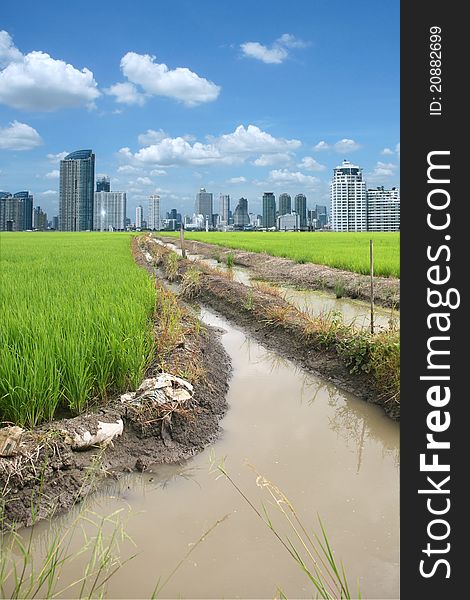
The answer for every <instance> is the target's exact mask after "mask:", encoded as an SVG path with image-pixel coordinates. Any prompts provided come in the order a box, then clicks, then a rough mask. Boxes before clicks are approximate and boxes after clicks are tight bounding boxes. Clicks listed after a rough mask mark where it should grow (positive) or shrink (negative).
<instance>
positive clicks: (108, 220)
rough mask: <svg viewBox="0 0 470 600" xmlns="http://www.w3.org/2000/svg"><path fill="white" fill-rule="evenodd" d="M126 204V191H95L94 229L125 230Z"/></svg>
mask: <svg viewBox="0 0 470 600" xmlns="http://www.w3.org/2000/svg"><path fill="white" fill-rule="evenodd" d="M126 204H127V197H126V192H95V199H94V210H93V229H94V230H95V231H125V229H126Z"/></svg>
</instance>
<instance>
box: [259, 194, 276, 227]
mask: <svg viewBox="0 0 470 600" xmlns="http://www.w3.org/2000/svg"><path fill="white" fill-rule="evenodd" d="M275 225H276V198H275V197H274V194H273V193H272V192H265V193H264V194H263V225H262V226H263V227H265V228H266V229H269V228H270V227H275Z"/></svg>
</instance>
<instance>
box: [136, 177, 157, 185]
mask: <svg viewBox="0 0 470 600" xmlns="http://www.w3.org/2000/svg"><path fill="white" fill-rule="evenodd" d="M136 183H138V184H140V185H153V181H152V180H151V179H150V177H137V179H136Z"/></svg>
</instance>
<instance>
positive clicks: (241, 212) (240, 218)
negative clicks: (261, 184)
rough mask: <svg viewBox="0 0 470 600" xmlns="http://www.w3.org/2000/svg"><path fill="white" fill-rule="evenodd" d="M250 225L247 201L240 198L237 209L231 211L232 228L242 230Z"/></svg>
mask: <svg viewBox="0 0 470 600" xmlns="http://www.w3.org/2000/svg"><path fill="white" fill-rule="evenodd" d="M249 224H250V216H249V214H248V200H247V199H246V198H240V200H239V201H238V204H237V207H236V208H235V210H234V211H233V227H234V229H244V228H245V227H247V225H249Z"/></svg>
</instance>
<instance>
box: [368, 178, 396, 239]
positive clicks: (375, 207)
mask: <svg viewBox="0 0 470 600" xmlns="http://www.w3.org/2000/svg"><path fill="white" fill-rule="evenodd" d="M367 231H400V190H399V189H398V188H392V189H389V190H386V189H385V188H384V187H383V186H382V187H377V188H375V189H368V190H367Z"/></svg>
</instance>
